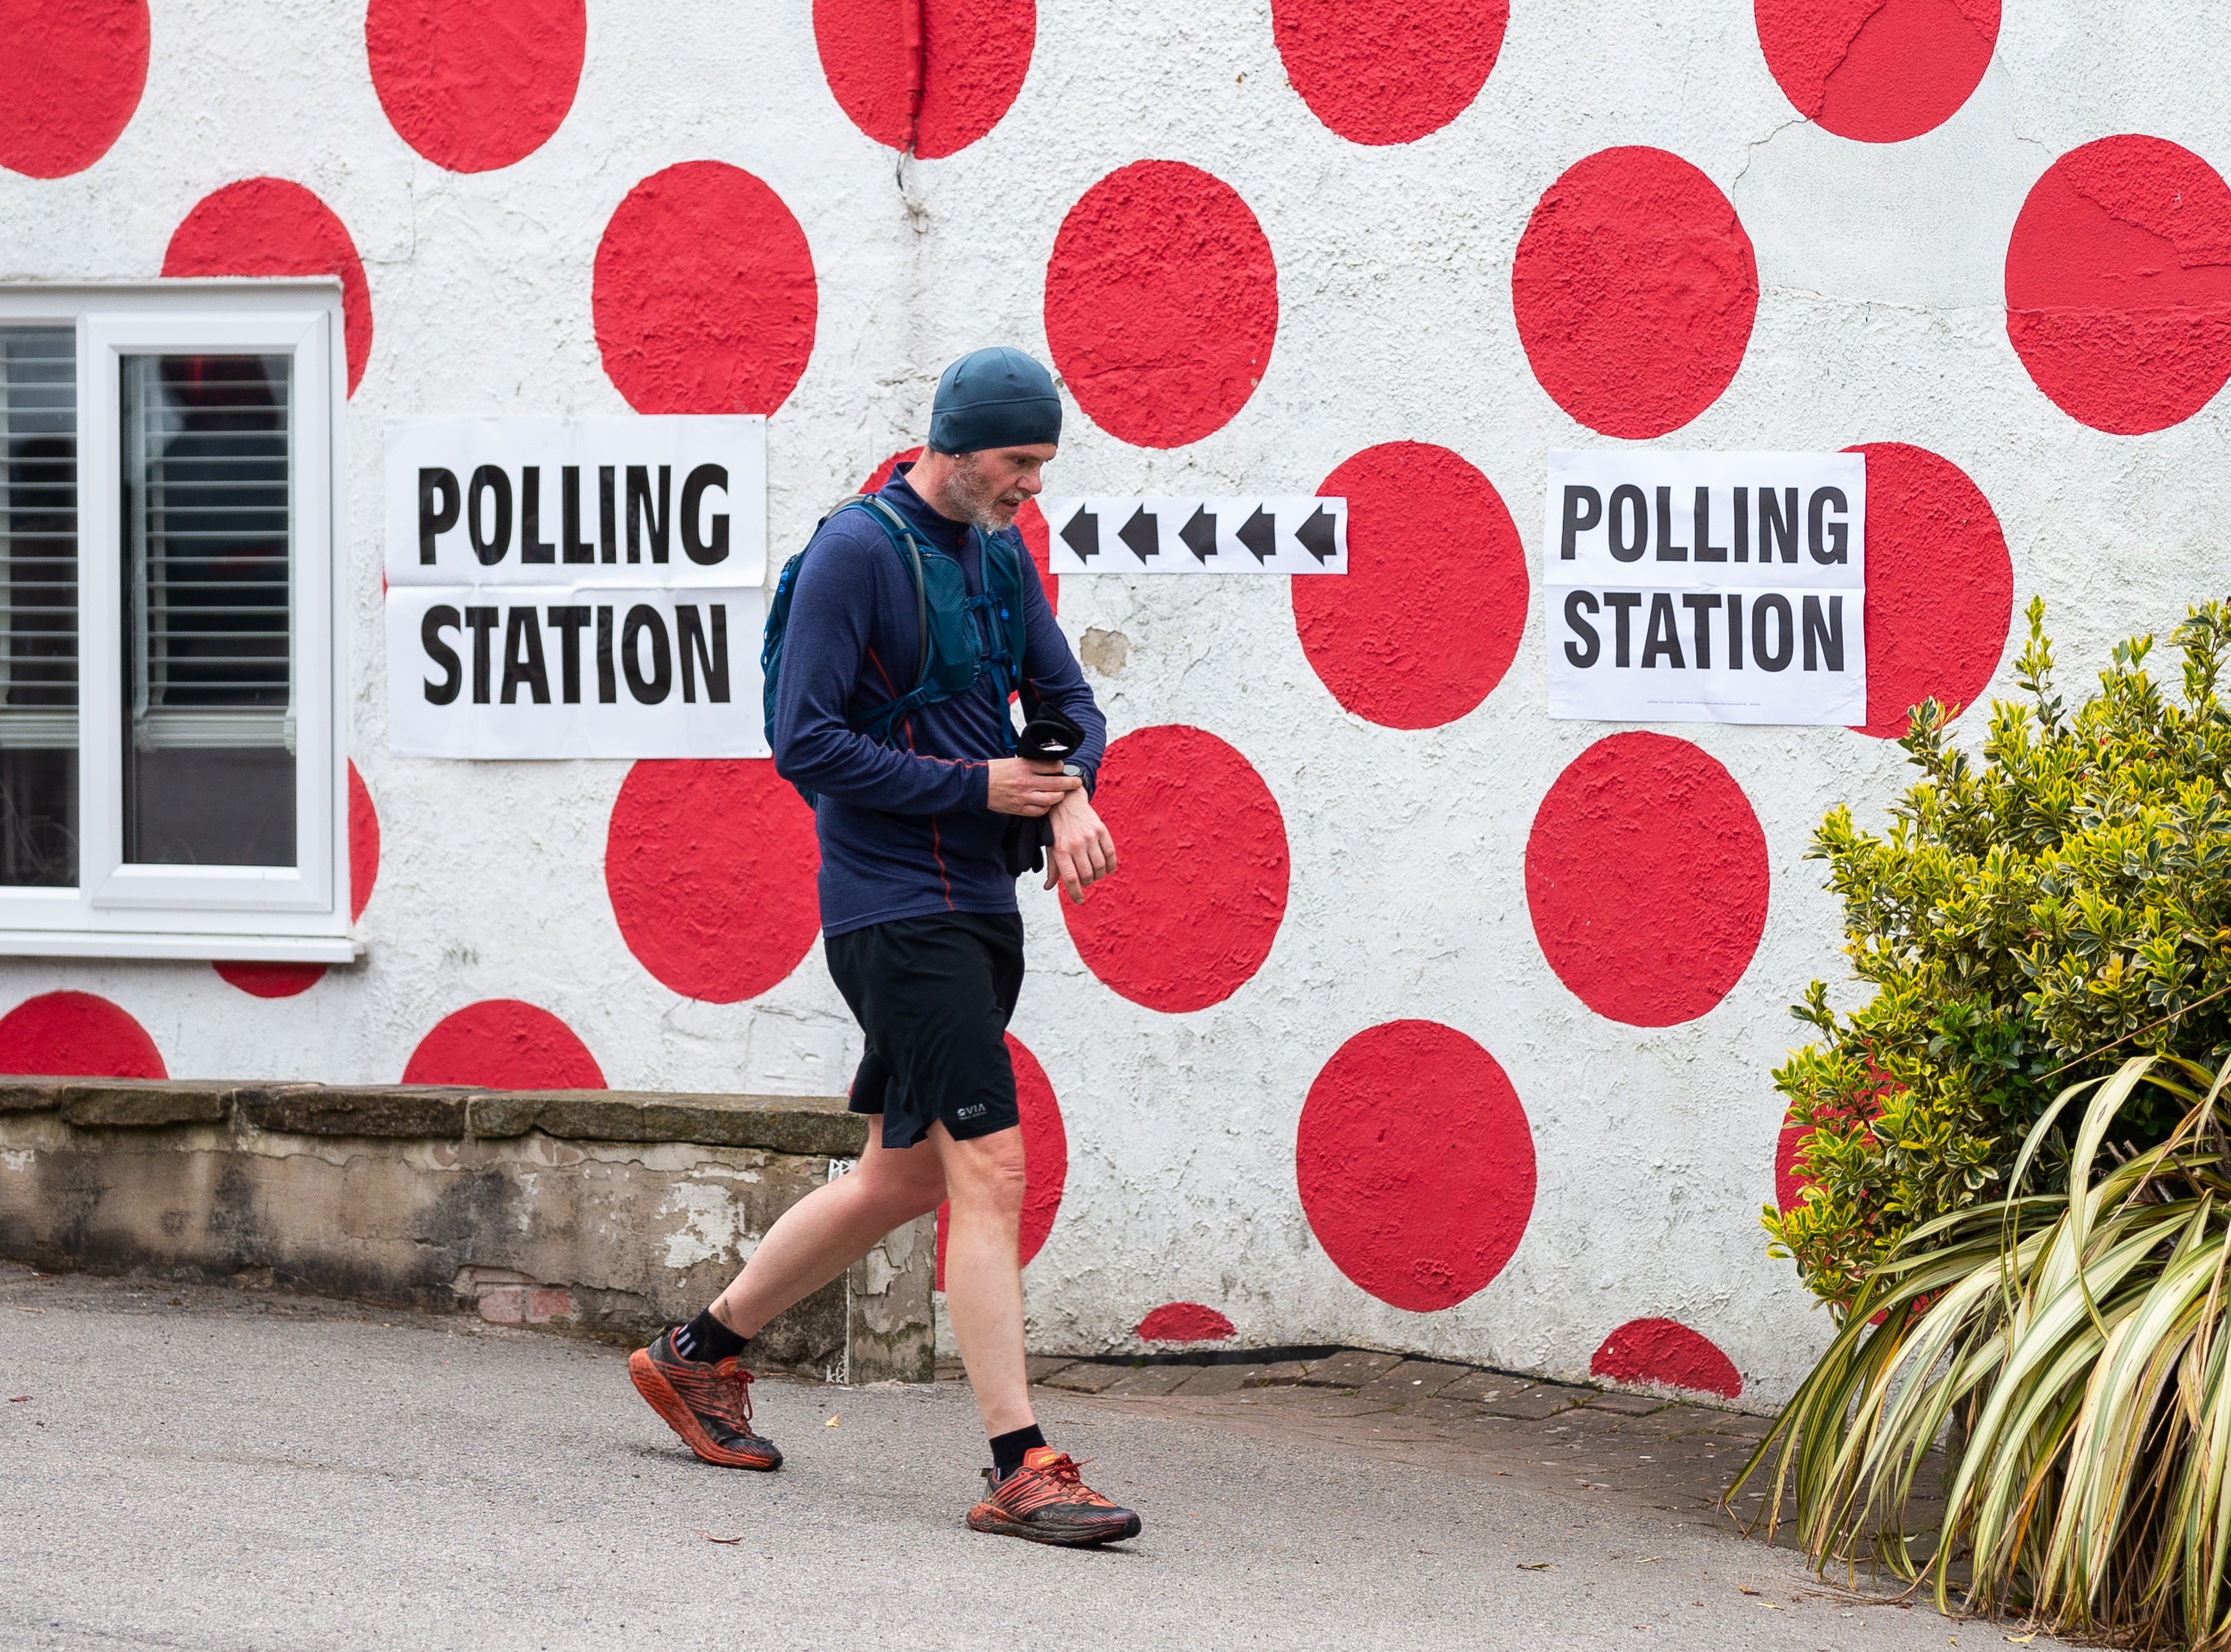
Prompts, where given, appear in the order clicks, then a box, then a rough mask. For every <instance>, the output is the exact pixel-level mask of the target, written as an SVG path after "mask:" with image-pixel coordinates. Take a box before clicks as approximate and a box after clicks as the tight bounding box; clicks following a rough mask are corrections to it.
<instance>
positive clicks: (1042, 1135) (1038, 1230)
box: [937, 1033, 1069, 1291]
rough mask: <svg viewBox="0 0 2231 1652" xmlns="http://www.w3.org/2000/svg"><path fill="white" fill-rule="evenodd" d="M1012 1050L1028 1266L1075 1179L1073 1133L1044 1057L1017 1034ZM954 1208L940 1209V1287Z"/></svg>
mask: <svg viewBox="0 0 2231 1652" xmlns="http://www.w3.org/2000/svg"><path fill="white" fill-rule="evenodd" d="M1007 1054H1008V1056H1009V1057H1010V1059H1012V1060H1013V1062H1014V1064H1015V1111H1016V1112H1017V1114H1018V1115H1019V1117H1020V1118H1021V1121H1022V1131H1023V1220H1022V1223H1021V1225H1020V1227H1019V1228H1018V1230H1017V1232H1016V1235H1015V1240H1016V1243H1015V1251H1016V1255H1017V1258H1018V1265H1019V1266H1021V1267H1029V1266H1030V1263H1031V1258H1032V1257H1034V1256H1036V1255H1037V1254H1038V1252H1039V1251H1040V1250H1041V1249H1042V1248H1043V1247H1044V1245H1045V1242H1046V1236H1047V1235H1048V1234H1051V1233H1052V1232H1053V1223H1054V1218H1055V1217H1057V1216H1058V1215H1061V1195H1062V1190H1063V1189H1064V1188H1066V1187H1067V1186H1068V1184H1069V1132H1068V1131H1067V1130H1064V1129H1063V1128H1062V1123H1061V1103H1060V1102H1059V1101H1058V1100H1057V1098H1055V1096H1054V1093H1053V1080H1052V1079H1049V1078H1047V1077H1046V1070H1045V1069H1044V1067H1042V1066H1039V1065H1038V1057H1036V1056H1034V1055H1032V1054H1031V1053H1030V1051H1029V1050H1028V1049H1027V1048H1025V1046H1024V1044H1023V1041H1022V1040H1020V1039H1018V1038H1017V1037H1016V1036H1015V1035H1014V1034H1013V1033H1008V1034H1007ZM952 1215H953V1213H952V1208H951V1207H950V1206H949V1205H942V1204H941V1205H940V1206H938V1208H937V1288H938V1289H939V1290H941V1291H942V1290H943V1289H944V1288H945V1234H946V1229H947V1228H948V1227H949V1226H950V1225H951V1222H952Z"/></svg>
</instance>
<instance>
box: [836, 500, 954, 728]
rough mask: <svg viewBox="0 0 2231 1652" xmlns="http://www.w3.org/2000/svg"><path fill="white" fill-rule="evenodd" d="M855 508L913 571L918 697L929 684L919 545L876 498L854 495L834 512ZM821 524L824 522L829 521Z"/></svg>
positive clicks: (924, 586)
mask: <svg viewBox="0 0 2231 1652" xmlns="http://www.w3.org/2000/svg"><path fill="white" fill-rule="evenodd" d="M854 505H857V506H859V507H860V509H863V510H864V511H866V512H867V513H868V515H870V516H872V517H874V518H875V519H876V522H877V523H878V524H879V525H880V526H881V527H882V528H883V533H884V534H885V535H886V536H887V537H888V538H889V540H890V541H891V544H892V547H894V548H895V549H896V550H897V552H898V553H899V554H900V555H902V556H903V557H905V558H906V559H907V566H908V567H909V568H911V569H912V570H913V571H914V621H915V637H916V647H915V654H916V656H917V657H918V658H920V660H921V664H920V665H919V666H918V667H917V668H916V669H915V679H914V686H915V692H916V693H919V692H920V691H921V686H922V684H923V683H926V682H928V680H929V580H928V576H927V575H925V574H924V573H922V571H921V541H920V540H919V539H917V538H916V537H915V531H914V529H913V528H910V527H909V526H908V525H907V520H906V518H905V517H903V516H902V515H899V514H898V512H896V510H893V509H891V508H890V506H889V504H887V503H886V502H884V501H883V500H881V499H878V498H877V497H876V496H875V495H873V494H871V493H856V494H854V495H853V496H851V497H850V499H847V500H846V501H845V502H844V503H843V504H841V505H839V506H837V510H845V509H850V507H852V506H854ZM837 510H832V511H831V512H830V513H829V515H830V516H834V515H836V514H837ZM822 520H823V521H824V522H825V521H827V520H828V517H824V518H823V519H822ZM895 703H896V702H895Z"/></svg>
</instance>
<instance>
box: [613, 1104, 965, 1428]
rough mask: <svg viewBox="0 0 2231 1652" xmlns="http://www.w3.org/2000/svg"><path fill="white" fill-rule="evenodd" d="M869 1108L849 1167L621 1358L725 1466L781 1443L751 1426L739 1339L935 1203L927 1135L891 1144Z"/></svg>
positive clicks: (673, 1419)
mask: <svg viewBox="0 0 2231 1652" xmlns="http://www.w3.org/2000/svg"><path fill="white" fill-rule="evenodd" d="M882 1124H883V1121H882V1119H881V1118H871V1119H870V1121H869V1128H868V1150H867V1151H866V1152H865V1153H863V1154H862V1155H861V1156H860V1162H859V1163H858V1164H857V1165H856V1166H854V1167H853V1169H852V1171H851V1173H850V1175H847V1176H839V1177H838V1178H837V1180H836V1181H834V1182H827V1183H824V1185H823V1186H821V1187H818V1188H816V1189H813V1191H812V1192H811V1193H809V1194H807V1195H806V1196H805V1198H803V1199H800V1200H799V1202H797V1203H796V1204H794V1205H792V1207H791V1208H789V1209H788V1210H786V1211H784V1212H783V1214H782V1215H781V1216H780V1217H779V1218H778V1219H777V1221H776V1222H775V1224H774V1226H773V1227H772V1228H769V1229H768V1230H767V1234H766V1238H764V1239H762V1240H761V1241H760V1244H759V1248H758V1249H756V1250H754V1251H753V1253H752V1255H751V1259H750V1260H748V1261H747V1263H746V1264H745V1266H744V1271H743V1272H742V1273H740V1274H738V1275H737V1276H736V1279H735V1280H734V1283H732V1284H731V1285H730V1286H728V1288H727V1291H726V1292H723V1293H722V1295H721V1300H720V1301H719V1302H717V1303H715V1305H713V1307H712V1309H711V1310H710V1311H709V1312H706V1313H702V1314H699V1315H698V1316H697V1318H695V1319H693V1320H691V1321H690V1322H689V1324H688V1325H675V1326H673V1327H671V1328H669V1330H666V1331H662V1332H661V1333H660V1334H659V1335H658V1337H657V1338H656V1339H655V1340H654V1341H653V1342H652V1343H651V1344H650V1346H649V1347H648V1348H639V1349H637V1351H635V1353H634V1354H633V1355H631V1356H630V1357H629V1359H628V1378H629V1380H630V1382H632V1383H634V1384H635V1386H636V1391H637V1393H639V1394H641V1395H642V1396H643V1398H644V1400H646V1401H647V1402H649V1403H650V1407H651V1409H653V1410H655V1411H656V1412H657V1413H658V1414H659V1416H662V1417H663V1418H665V1419H666V1422H667V1424H668V1426H669V1427H670V1428H673V1430H674V1431H675V1433H676V1434H678V1435H681V1436H682V1440H683V1441H684V1442H685V1443H687V1444H688V1446H689V1448H690V1450H692V1451H694V1452H695V1453H696V1454H698V1455H699V1456H700V1457H702V1458H703V1459H704V1460H705V1461H707V1462H710V1463H717V1464H719V1465H720V1466H721V1467H726V1468H761V1469H765V1468H778V1467H781V1466H782V1453H781V1452H780V1451H779V1450H778V1449H776V1448H775V1446H774V1443H773V1441H769V1440H765V1439H762V1438H761V1437H760V1435H759V1434H758V1432H757V1431H756V1430H755V1429H754V1428H753V1426H752V1403H751V1384H752V1377H751V1373H750V1372H748V1371H747V1370H744V1368H743V1366H742V1364H740V1361H739V1359H738V1357H737V1356H739V1355H740V1354H741V1353H742V1352H743V1349H744V1340H745V1338H747V1337H749V1336H751V1335H752V1334H753V1333H754V1332H756V1331H759V1330H760V1328H761V1327H762V1326H764V1325H766V1322H767V1321H768V1320H770V1319H772V1318H774V1316H775V1315H777V1314H778V1313H780V1312H782V1311H783V1310H784V1309H785V1308H786V1307H788V1306H790V1305H791V1304H792V1303H793V1302H796V1301H798V1300H799V1299H801V1298H804V1297H807V1296H810V1295H812V1293H813V1292H815V1291H818V1290H819V1289H820V1288H821V1287H822V1286H824V1285H826V1284H827V1283H829V1281H830V1280H831V1279H835V1278H836V1277H837V1275H838V1274H840V1273H844V1270H845V1269H846V1268H848V1267H851V1265H852V1264H853V1263H854V1262H856V1261H857V1260H859V1259H860V1258H861V1257H862V1256H863V1255H865V1254H867V1252H868V1248H869V1247H870V1246H871V1245H873V1244H874V1243H875V1242H876V1241H877V1240H878V1239H881V1238H882V1237H883V1235H884V1234H887V1233H889V1232H890V1230H891V1229H892V1228H896V1227H898V1226H899V1225H900V1224H901V1223H902V1222H907V1221H913V1220H914V1219H915V1217H916V1216H919V1215H923V1214H925V1213H926V1212H928V1211H931V1210H934V1209H935V1208H937V1202H938V1200H939V1199H940V1198H941V1197H942V1196H943V1194H944V1188H945V1180H944V1172H943V1170H942V1169H941V1166H940V1165H939V1163H938V1160H937V1156H936V1153H935V1152H934V1150H932V1149H931V1148H929V1147H928V1146H927V1145H918V1146H915V1147H912V1148H908V1149H888V1148H885V1147H884V1146H883V1129H882Z"/></svg>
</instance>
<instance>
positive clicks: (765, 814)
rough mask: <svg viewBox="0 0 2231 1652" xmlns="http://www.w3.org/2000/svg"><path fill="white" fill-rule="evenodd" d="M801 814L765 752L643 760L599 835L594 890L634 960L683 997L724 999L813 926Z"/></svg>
mask: <svg viewBox="0 0 2231 1652" xmlns="http://www.w3.org/2000/svg"><path fill="white" fill-rule="evenodd" d="M820 867H821V850H820V845H818V843H817V842H816V841H815V839H814V834H813V811H812V809H809V808H807V807H805V802H804V800H801V799H800V798H799V795H798V794H797V792H796V791H794V790H793V789H792V787H791V784H790V782H789V781H786V780H784V779H783V778H782V777H781V776H780V775H779V774H776V773H775V772H774V763H773V761H772V760H770V759H767V758H752V759H746V760H738V761H675V762H663V761H645V762H640V763H637V764H636V765H635V767H634V768H630V770H628V776H627V779H626V780H625V781H623V782H622V783H621V785H620V792H619V796H618V798H617V799H615V800H613V803H612V815H611V826H609V828H608V829H607V831H606V833H605V890H606V891H607V892H608V893H609V894H610V895H611V902H612V916H613V917H615V918H617V919H618V921H619V926H620V935H621V937H622V938H623V939H624V940H625V941H626V943H627V945H628V950H629V951H630V952H632V953H634V954H635V956H636V961H637V962H639V963H640V964H642V965H643V968H644V969H648V970H650V973H651V974H652V975H655V976H656V977H657V978H658V979H659V981H662V982H663V983H664V984H665V985H666V986H667V987H669V988H671V989H672V990H674V991H675V992H677V993H680V994H682V996H683V997H685V998H695V999H700V1000H702V1001H704V1002H706V1003H708V1004H734V1003H737V1002H740V1001H742V1000H744V999H747V998H756V997H758V996H759V994H761V993H763V992H766V991H767V990H768V989H769V988H772V987H774V986H775V985H777V984H778V983H779V982H780V981H782V980H783V979H784V978H785V977H786V976H787V975H789V974H790V972H791V971H792V970H793V969H797V968H798V966H799V961H800V960H801V959H803V958H804V957H805V955H806V953H807V952H808V951H809V950H810V949H812V945H813V939H814V937H815V936H818V935H819V934H820V933H821V907H820V900H819V897H818V893H817V891H816V890H815V887H814V878H815V876H816V874H817V873H818V871H819V870H820Z"/></svg>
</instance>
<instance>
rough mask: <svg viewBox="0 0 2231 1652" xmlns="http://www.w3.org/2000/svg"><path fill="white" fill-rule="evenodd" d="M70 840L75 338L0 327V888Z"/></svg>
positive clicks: (60, 865)
mask: <svg viewBox="0 0 2231 1652" xmlns="http://www.w3.org/2000/svg"><path fill="white" fill-rule="evenodd" d="M77 840H78V832H77V335H76V334H75V332H74V330H73V329H71V328H69V327H0V885H13V886H16V887H22V886H23V885H27V884H30V885H42V886H45V887H49V888H53V887H61V888H68V887H69V886H71V885H73V884H75V883H76V882H77Z"/></svg>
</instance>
